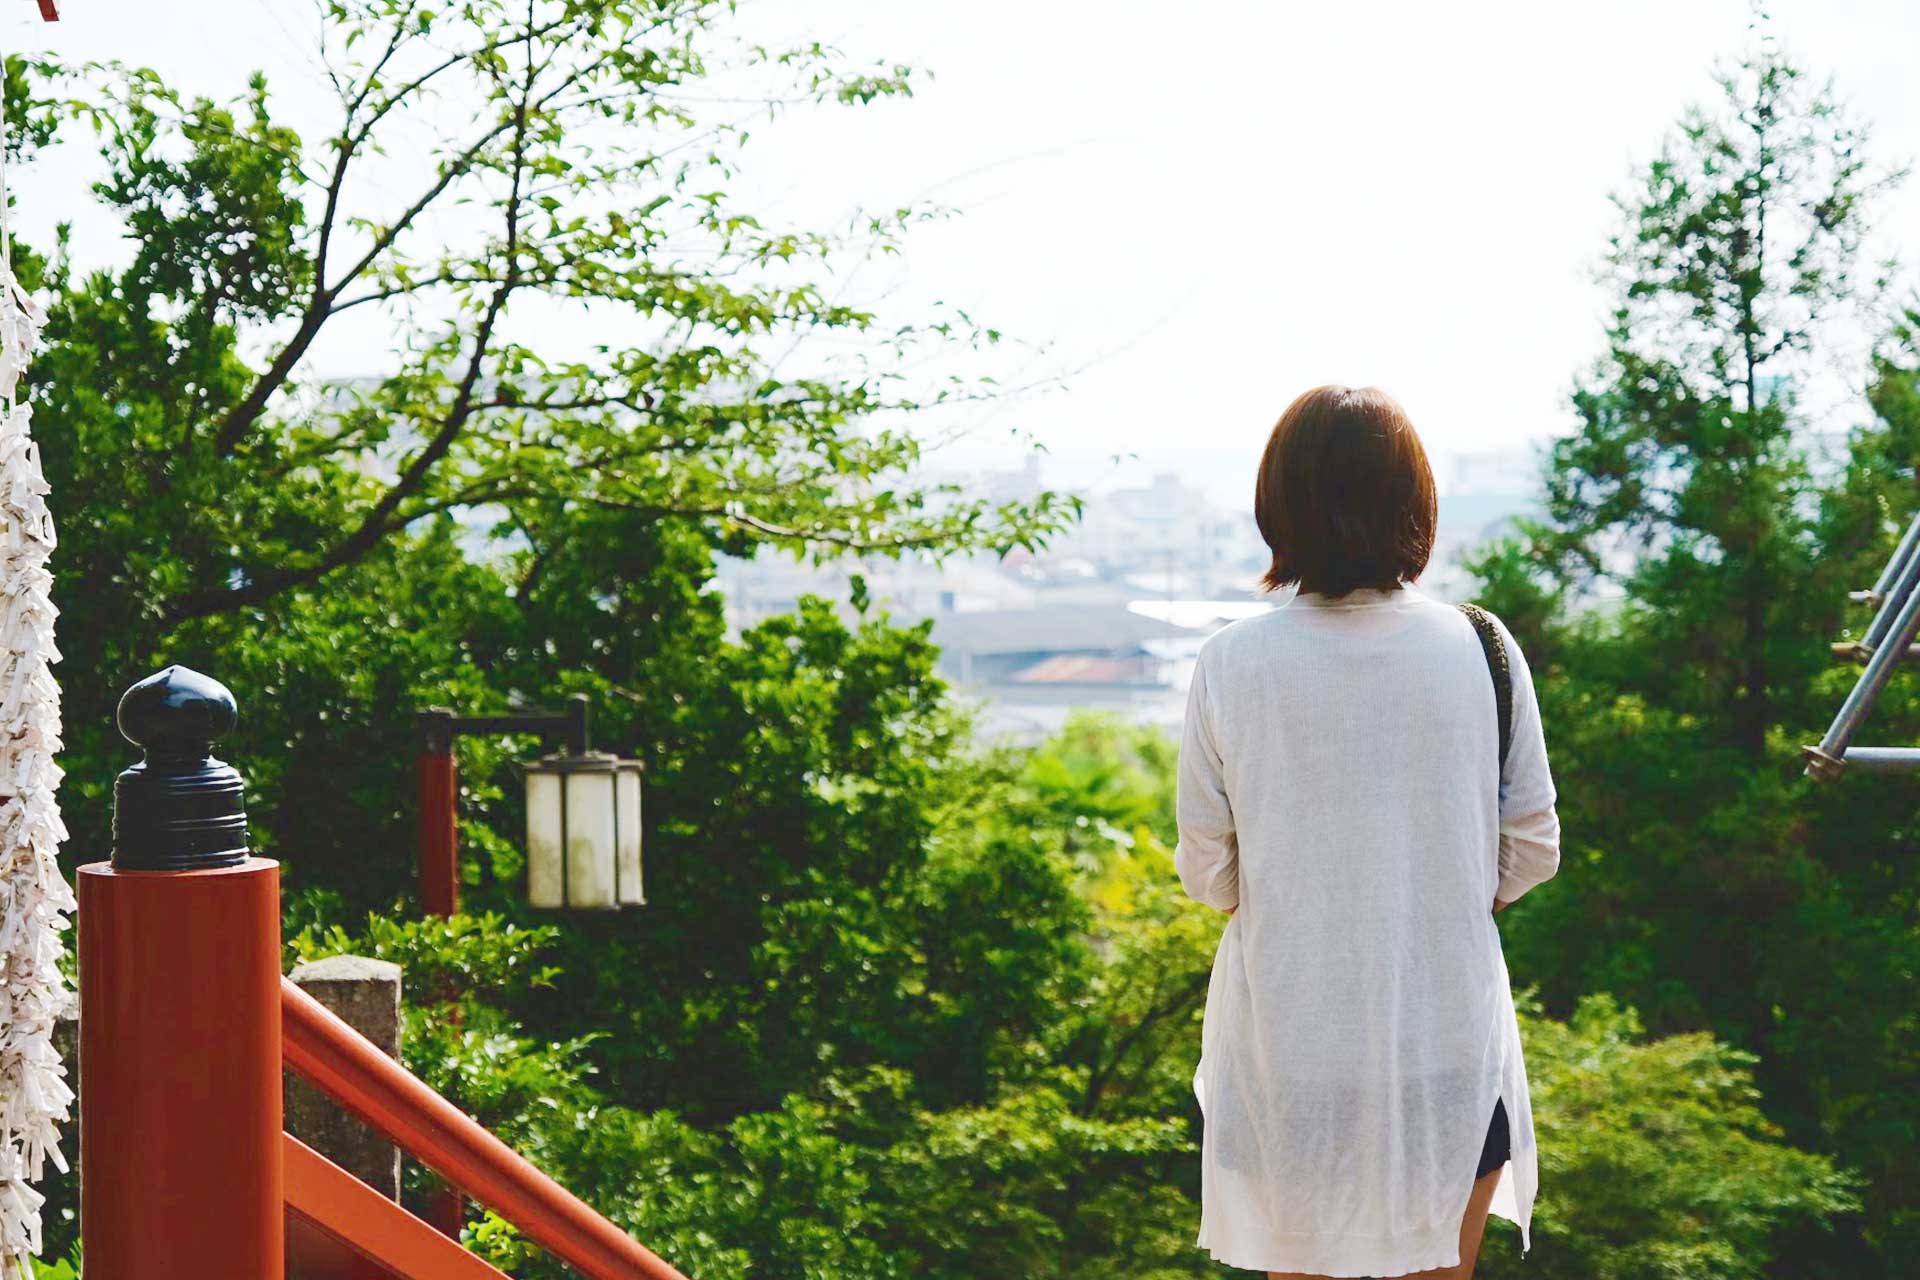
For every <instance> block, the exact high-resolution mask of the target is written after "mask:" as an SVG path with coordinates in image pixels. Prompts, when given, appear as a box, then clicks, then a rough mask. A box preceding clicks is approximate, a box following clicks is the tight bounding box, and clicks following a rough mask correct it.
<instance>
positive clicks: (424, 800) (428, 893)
mask: <svg viewBox="0 0 1920 1280" xmlns="http://www.w3.org/2000/svg"><path fill="white" fill-rule="evenodd" d="M459 794H460V779H459V774H458V772H457V770H456V769H455V767H454V762H453V751H452V749H451V747H449V748H448V749H447V750H445V751H441V750H436V749H434V748H431V747H430V748H428V749H426V750H423V751H421V753H420V909H421V910H422V911H424V912H426V913H427V914H428V915H430V916H450V915H452V914H454V913H455V912H456V911H458V910H459V909H460V837H459V830H458V828H457V826H456V825H455V816H454V802H455V800H456V798H457V797H458V796H459Z"/></svg>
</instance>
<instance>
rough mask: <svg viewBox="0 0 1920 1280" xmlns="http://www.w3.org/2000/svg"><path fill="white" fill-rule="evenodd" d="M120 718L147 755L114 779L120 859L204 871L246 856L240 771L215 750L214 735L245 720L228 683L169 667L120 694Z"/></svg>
mask: <svg viewBox="0 0 1920 1280" xmlns="http://www.w3.org/2000/svg"><path fill="white" fill-rule="evenodd" d="M117 719H118V721H119V724H120V732H121V734H122V735H123V736H124V737H125V738H126V739H127V741H129V742H131V743H133V744H134V745H135V746H138V747H143V748H145V750H146V759H145V760H143V761H142V762H141V763H139V764H136V765H134V766H133V767H132V768H131V769H128V770H126V771H125V772H123V773H121V775H120V777H119V780H118V781H116V782H115V783H114V785H113V865H114V866H115V867H116V868H118V869H119V870H122V871H200V870H205V869H207V868H210V867H231V866H237V865H238V864H240V863H242V862H245V861H246V860H247V811H246V808H245V806H244V804H243V802H242V796H241V789H242V784H241V779H240V774H239V771H238V770H236V769H234V768H233V767H232V766H230V765H227V764H225V763H223V762H222V761H219V760H216V759H214V758H213V755H212V749H213V743H214V740H215V739H216V738H219V737H221V736H222V735H223V734H225V733H227V732H228V731H229V730H230V729H232V728H233V726H234V725H235V723H237V722H238V720H239V714H238V712H237V711H236V710H235V707H234V701H233V694H232V693H230V692H229V691H228V690H227V687H226V686H225V685H223V684H221V683H220V682H219V681H218V680H215V679H212V678H211V677H208V676H203V675H201V674H200V673H199V672H198V671H193V670H189V669H188V668H186V667H168V668H167V669H166V670H165V671H159V672H155V673H154V674H153V675H150V676H148V677H147V678H146V679H145V680H142V681H141V682H140V683H138V684H136V685H134V686H133V687H132V688H131V689H128V690H127V691H126V693H124V694H123V695H121V698H120V710H119V714H118V716H117Z"/></svg>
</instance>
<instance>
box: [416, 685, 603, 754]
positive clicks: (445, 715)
mask: <svg viewBox="0 0 1920 1280" xmlns="http://www.w3.org/2000/svg"><path fill="white" fill-rule="evenodd" d="M415 718H416V720H417V722H418V724H419V726H420V747H421V750H423V751H426V752H428V753H430V754H435V755H444V754H446V753H447V752H449V751H451V750H453V740H454V739H455V738H458V737H461V736H463V735H480V736H486V735H500V734H508V733H537V734H539V735H540V736H541V737H543V738H558V739H559V740H560V741H561V742H563V743H564V744H565V745H566V748H567V754H569V755H575V756H583V755H585V754H587V752H588V750H589V749H590V747H589V736H588V726H589V720H588V714H587V695H586V694H584V693H576V694H574V695H573V696H572V697H571V698H568V699H567V705H566V709H565V710H562V711H539V710H525V711H513V712H509V713H507V714H506V715H498V716H461V715H455V714H454V713H453V711H452V710H451V709H449V708H447V707H428V708H427V709H426V710H424V711H421V712H419V713H418V715H417V716H416V717H415Z"/></svg>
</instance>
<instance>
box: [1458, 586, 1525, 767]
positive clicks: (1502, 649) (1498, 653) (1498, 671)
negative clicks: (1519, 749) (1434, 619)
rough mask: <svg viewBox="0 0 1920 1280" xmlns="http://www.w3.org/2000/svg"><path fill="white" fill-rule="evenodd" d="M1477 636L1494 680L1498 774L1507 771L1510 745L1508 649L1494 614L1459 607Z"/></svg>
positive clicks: (1510, 713)
mask: <svg viewBox="0 0 1920 1280" xmlns="http://www.w3.org/2000/svg"><path fill="white" fill-rule="evenodd" d="M1458 607H1459V609H1460V612H1462V613H1464V614H1466V615H1467V621H1468V622H1471V623H1472V624H1473V629H1474V632H1475V634H1477V635H1478V636H1479V637H1480V650H1481V652H1483V653H1485V654H1486V655H1487V673H1488V674H1489V675H1491V676H1492V677H1493V704H1494V707H1495V708H1496V709H1497V711H1498V714H1499V716H1500V772H1501V773H1503V774H1504V773H1505V772H1506V771H1507V752H1508V750H1509V749H1510V748H1511V747H1512V746H1513V672H1512V670H1511V669H1509V667H1508V666H1507V646H1506V644H1505V643H1504V642H1503V641H1502V640H1501V639H1500V629H1499V628H1498V627H1496V626H1494V624H1493V615H1492V614H1490V613H1488V612H1487V611H1486V610H1485V609H1482V608H1481V607H1480V606H1479V605H1477V604H1463V605H1460V606H1458Z"/></svg>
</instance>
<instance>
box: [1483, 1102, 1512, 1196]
mask: <svg viewBox="0 0 1920 1280" xmlns="http://www.w3.org/2000/svg"><path fill="white" fill-rule="evenodd" d="M1512 1155H1513V1136H1512V1135H1511V1134H1510V1133H1508V1132H1507V1104H1506V1101H1505V1099H1499V1100H1496V1101H1495V1102H1494V1104H1493V1123H1492V1124H1490V1125H1488V1126H1487V1145H1486V1146H1484V1147H1482V1148H1481V1149H1480V1167H1479V1168H1478V1169H1476V1170H1474V1174H1473V1178H1474V1181H1475V1182H1478V1181H1479V1180H1480V1179H1482V1178H1484V1177H1486V1176H1487V1175H1488V1174H1490V1173H1492V1172H1493V1171H1494V1170H1495V1169H1498V1168H1499V1167H1500V1166H1501V1165H1503V1164H1505V1163H1506V1162H1507V1161H1508V1159H1509V1158H1511V1157H1512Z"/></svg>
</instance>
